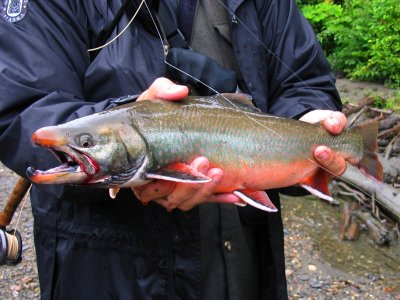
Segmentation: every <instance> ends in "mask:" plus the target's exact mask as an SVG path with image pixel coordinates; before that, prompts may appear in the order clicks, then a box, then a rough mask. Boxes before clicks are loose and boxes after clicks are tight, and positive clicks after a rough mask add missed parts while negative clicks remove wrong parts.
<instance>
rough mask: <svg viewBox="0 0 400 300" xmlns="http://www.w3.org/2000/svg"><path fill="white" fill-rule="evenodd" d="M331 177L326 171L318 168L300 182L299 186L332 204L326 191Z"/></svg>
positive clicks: (331, 199)
mask: <svg viewBox="0 0 400 300" xmlns="http://www.w3.org/2000/svg"><path fill="white" fill-rule="evenodd" d="M331 177H332V175H330V174H329V173H328V172H327V171H325V170H324V169H321V168H319V169H317V171H316V172H314V173H313V174H311V175H310V176H308V177H306V178H304V179H303V180H301V181H300V185H301V186H302V187H303V188H304V189H306V190H307V191H309V192H310V193H311V194H313V195H315V196H317V197H319V198H321V199H324V200H326V201H329V202H332V201H333V198H332V196H331V193H330V192H329V189H328V183H329V181H330V180H331Z"/></svg>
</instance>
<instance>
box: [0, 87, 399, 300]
mask: <svg viewBox="0 0 400 300" xmlns="http://www.w3.org/2000/svg"><path fill="white" fill-rule="evenodd" d="M338 85H339V88H340V89H341V94H342V97H344V98H346V99H347V98H348V97H350V98H354V97H356V99H359V96H360V94H359V93H369V92H371V91H372V92H376V91H377V90H379V91H381V90H382V88H381V87H379V86H375V85H373V86H372V88H371V86H366V85H365V84H358V83H352V82H348V81H343V80H341V81H339V82H338ZM355 90H358V91H359V93H358V94H354V93H355V92H354V91H355ZM383 91H384V92H389V93H390V92H391V91H390V90H388V89H383ZM15 181H16V177H15V175H14V174H13V173H12V172H10V171H9V170H8V169H7V168H5V167H4V166H3V165H1V164H0V193H1V195H3V197H2V199H0V209H2V208H3V207H4V204H5V202H6V199H7V197H8V194H9V192H10V191H11V189H12V187H13V185H14V183H15ZM285 205H286V206H285ZM283 213H284V223H285V233H286V234H285V248H286V265H287V269H286V274H287V278H288V288H289V295H290V298H291V299H396V300H400V290H399V286H400V274H397V276H396V274H395V275H393V274H392V273H390V272H386V271H385V269H383V271H382V270H381V271H382V272H381V273H374V272H365V273H364V274H361V275H360V274H355V273H353V272H351V271H343V270H341V269H340V268H338V267H337V266H333V265H332V263H331V262H328V261H327V260H326V259H325V258H323V256H322V255H321V253H322V250H321V246H320V245H318V243H317V242H316V241H315V239H314V237H313V236H312V234H311V233H310V232H308V231H307V230H305V229H304V228H305V227H304V226H303V225H304V224H302V222H299V215H296V213H295V212H294V211H293V210H291V209H290V205H288V204H284V207H283ZM16 221H17V218H16V217H15V218H14V219H13V223H12V224H11V225H10V226H9V228H14V227H16V225H15V223H16ZM314 225H315V224H313V226H314ZM319 225H320V224H319ZM315 226H316V225H315ZM32 227H33V219H32V214H31V207H30V203H29V200H28V201H27V202H26V204H25V206H24V208H23V209H22V212H21V214H20V220H19V225H18V230H19V231H20V232H21V235H22V237H23V243H24V246H23V260H22V262H21V263H20V264H18V265H17V266H13V267H9V266H2V267H0V299H39V295H40V289H39V282H38V278H37V270H36V259H35V252H34V245H33V233H32ZM356 260H357V259H356ZM368 262H370V263H372V261H367V263H368ZM340 263H342V264H346V261H344V262H343V261H339V265H340ZM395 263H398V261H397V262H395ZM387 274H389V275H387ZM250 300H251V299H250Z"/></svg>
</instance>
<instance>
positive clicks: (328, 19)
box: [302, 1, 343, 55]
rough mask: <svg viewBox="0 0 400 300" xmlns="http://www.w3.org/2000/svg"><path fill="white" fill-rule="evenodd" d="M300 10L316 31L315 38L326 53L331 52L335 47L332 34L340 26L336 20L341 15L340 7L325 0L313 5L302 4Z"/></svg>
mask: <svg viewBox="0 0 400 300" xmlns="http://www.w3.org/2000/svg"><path fill="white" fill-rule="evenodd" d="M302 12H303V14H304V16H305V17H306V18H307V20H308V21H309V22H310V23H311V26H312V27H313V28H314V30H315V31H316V32H317V33H318V34H317V38H318V40H319V42H320V43H321V45H322V47H323V49H324V51H325V53H326V55H329V54H331V53H332V51H333V50H334V49H335V43H334V34H335V33H336V32H337V31H338V30H339V29H340V26H341V24H338V23H337V21H336V20H338V19H340V18H341V17H342V15H343V9H342V7H341V6H340V5H338V4H334V3H331V2H329V1H326V2H321V3H318V4H314V5H310V4H308V5H303V6H302Z"/></svg>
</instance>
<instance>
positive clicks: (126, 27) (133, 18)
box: [87, 0, 147, 52]
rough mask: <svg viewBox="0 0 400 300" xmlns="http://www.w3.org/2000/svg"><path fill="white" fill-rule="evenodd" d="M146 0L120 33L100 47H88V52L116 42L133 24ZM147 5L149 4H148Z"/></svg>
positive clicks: (143, 0)
mask: <svg viewBox="0 0 400 300" xmlns="http://www.w3.org/2000/svg"><path fill="white" fill-rule="evenodd" d="M144 2H145V0H142V1H141V2H140V4H139V7H138V8H137V10H136V11H135V13H134V14H133V16H132V18H131V19H130V20H129V22H128V24H126V26H125V27H124V29H122V31H121V32H120V33H118V34H117V35H116V36H115V37H113V38H112V39H111V40H110V41H108V42H107V43H105V44H103V45H101V46H99V47H96V48H91V49H88V50H87V51H88V52H92V51H97V50H100V49H103V48H104V47H107V46H108V45H110V44H112V43H114V42H115V41H116V40H117V39H118V38H119V37H120V36H121V35H122V34H123V33H124V32H125V31H126V30H127V29H128V27H129V26H130V25H131V24H132V22H133V20H135V18H136V15H137V14H138V13H139V11H140V8H141V7H142V5H143V3H144ZM146 6H147V5H146Z"/></svg>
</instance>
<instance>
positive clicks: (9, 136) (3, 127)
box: [0, 1, 111, 175]
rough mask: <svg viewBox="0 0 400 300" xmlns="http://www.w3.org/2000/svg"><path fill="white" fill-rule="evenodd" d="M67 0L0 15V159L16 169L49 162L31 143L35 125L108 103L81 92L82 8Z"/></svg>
mask: <svg viewBox="0 0 400 300" xmlns="http://www.w3.org/2000/svg"><path fill="white" fill-rule="evenodd" d="M71 2H72V1H30V2H29V3H28V11H27V14H26V16H25V18H24V19H22V20H21V21H19V22H16V23H11V22H8V21H6V20H5V19H3V18H1V17H0V45H1V47H0V57H1V61H0V80H1V85H0V147H1V149H2V150H1V151H0V160H1V161H2V162H3V163H4V164H5V165H6V166H7V167H9V168H10V169H12V170H14V171H15V172H17V173H18V174H20V175H25V170H26V168H27V167H28V166H40V167H41V168H42V167H43V168H45V167H49V166H51V165H52V164H53V165H54V162H55V159H54V158H53V156H52V155H51V154H50V153H49V151H48V150H46V149H39V148H38V147H35V146H34V145H33V144H32V142H31V135H32V133H33V132H34V131H35V130H36V129H38V128H40V127H43V126H48V125H55V124H59V123H63V122H66V121H68V120H71V119H74V118H77V117H81V116H84V115H88V114H92V113H94V112H99V111H102V110H104V109H106V108H107V107H108V106H109V105H110V101H111V100H104V101H101V102H98V103H95V102H90V99H86V96H87V95H85V94H84V88H83V87H84V77H85V71H86V68H87V66H88V65H89V58H88V55H87V48H88V43H87V39H88V37H87V35H88V33H87V32H88V30H87V28H86V14H85V13H84V11H83V10H82V9H81V8H80V7H79V5H78V4H77V5H72V4H71ZM76 2H77V3H79V1H76Z"/></svg>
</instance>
